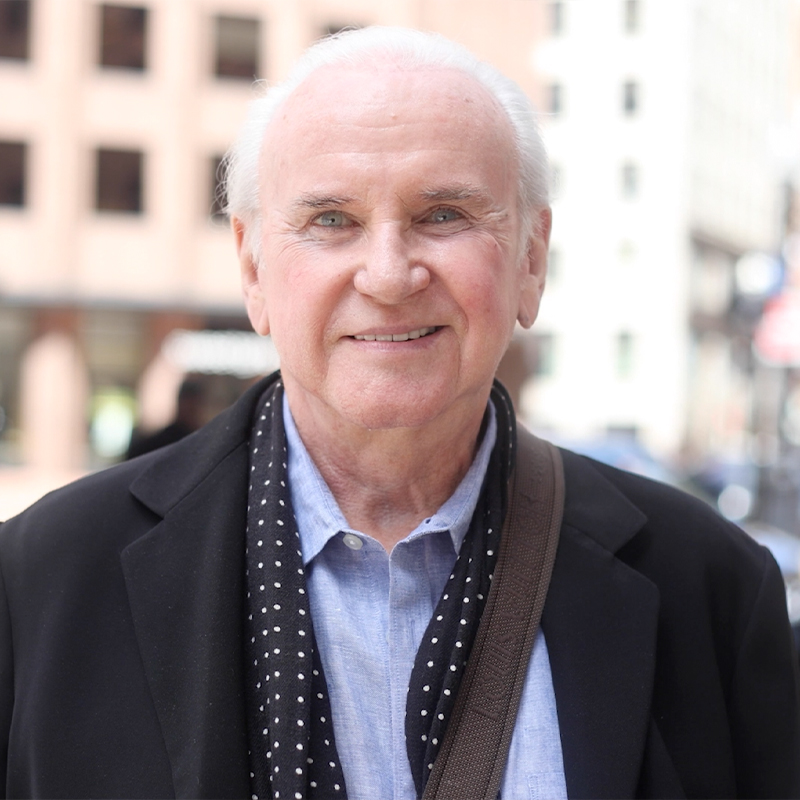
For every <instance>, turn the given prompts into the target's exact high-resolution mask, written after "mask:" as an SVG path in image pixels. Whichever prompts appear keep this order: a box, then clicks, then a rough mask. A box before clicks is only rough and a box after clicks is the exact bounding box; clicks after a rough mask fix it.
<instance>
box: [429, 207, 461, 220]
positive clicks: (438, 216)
mask: <svg viewBox="0 0 800 800" xmlns="http://www.w3.org/2000/svg"><path fill="white" fill-rule="evenodd" d="M461 218H462V216H461V213H460V212H459V211H456V210H455V209H454V208H437V209H436V211H434V212H433V213H432V214H430V215H429V216H428V221H429V222H438V223H441V222H453V221H454V220H457V219H461Z"/></svg>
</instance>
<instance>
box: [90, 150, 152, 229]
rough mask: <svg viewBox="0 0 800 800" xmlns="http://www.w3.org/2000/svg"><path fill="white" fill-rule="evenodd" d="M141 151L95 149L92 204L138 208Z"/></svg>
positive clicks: (101, 207) (127, 209)
mask: <svg viewBox="0 0 800 800" xmlns="http://www.w3.org/2000/svg"><path fill="white" fill-rule="evenodd" d="M143 164H144V154H143V153H142V152H141V151H139V150H110V149H104V148H103V149H99V150H98V151H97V155H96V183H95V208H96V209H97V210H98V211H122V212H125V213H129V214H140V213H141V212H142V205H143V204H142V172H143Z"/></svg>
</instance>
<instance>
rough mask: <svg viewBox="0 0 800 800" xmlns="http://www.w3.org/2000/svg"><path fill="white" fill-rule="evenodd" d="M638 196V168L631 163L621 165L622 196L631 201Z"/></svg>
mask: <svg viewBox="0 0 800 800" xmlns="http://www.w3.org/2000/svg"><path fill="white" fill-rule="evenodd" d="M638 194H639V167H638V166H637V165H636V164H634V163H633V162H632V161H627V162H625V163H624V164H623V165H622V196H623V197H624V198H626V199H631V198H634V197H636V196H637V195H638Z"/></svg>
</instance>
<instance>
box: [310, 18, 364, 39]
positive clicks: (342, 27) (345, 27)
mask: <svg viewBox="0 0 800 800" xmlns="http://www.w3.org/2000/svg"><path fill="white" fill-rule="evenodd" d="M361 27H362V26H361V25H357V24H356V23H354V22H349V23H341V24H340V23H333V22H332V23H329V24H328V25H323V26H322V31H321V35H320V38H322V39H324V38H325V37H326V36H335V35H336V34H337V33H341V32H342V31H357V30H358V29H359V28H361Z"/></svg>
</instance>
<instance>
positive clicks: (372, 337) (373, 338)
mask: <svg viewBox="0 0 800 800" xmlns="http://www.w3.org/2000/svg"><path fill="white" fill-rule="evenodd" d="M438 330H439V328H438V327H436V326H434V327H430V328H417V329H416V330H414V331H408V333H363V334H357V335H355V336H353V338H354V339H356V340H357V341H359V342H407V341H408V340H409V339H422V338H423V337H424V336H430V334H432V333H436V331H438Z"/></svg>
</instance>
